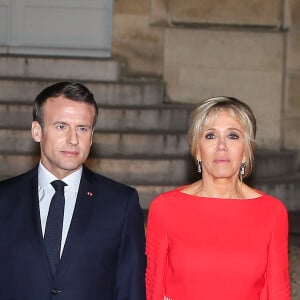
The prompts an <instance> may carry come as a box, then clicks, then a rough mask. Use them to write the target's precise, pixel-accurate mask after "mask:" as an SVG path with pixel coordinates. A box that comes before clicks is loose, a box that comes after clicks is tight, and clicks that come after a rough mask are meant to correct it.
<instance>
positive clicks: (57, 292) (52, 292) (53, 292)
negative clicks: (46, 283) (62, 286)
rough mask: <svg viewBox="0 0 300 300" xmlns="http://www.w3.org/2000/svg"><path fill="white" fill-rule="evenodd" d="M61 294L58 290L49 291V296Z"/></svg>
mask: <svg viewBox="0 0 300 300" xmlns="http://www.w3.org/2000/svg"><path fill="white" fill-rule="evenodd" d="M61 292H62V291H61V290H59V289H52V290H51V294H52V295H55V296H56V295H58V294H60V293H61Z"/></svg>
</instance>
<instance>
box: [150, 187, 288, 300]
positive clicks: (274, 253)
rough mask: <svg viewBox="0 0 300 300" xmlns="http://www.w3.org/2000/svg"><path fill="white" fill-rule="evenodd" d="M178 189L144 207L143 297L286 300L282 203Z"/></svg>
mask: <svg viewBox="0 0 300 300" xmlns="http://www.w3.org/2000/svg"><path fill="white" fill-rule="evenodd" d="M181 189H182V187H181V188H178V189H176V190H173V191H170V192H167V193H164V194H161V195H160V196H158V197H157V198H156V199H154V200H153V201H152V203H151V206H150V210H149V216H148V224H147V245H146V254H147V260H148V264H147V272H146V286H147V300H163V298H164V297H168V298H170V299H172V300H199V299H204V300H220V299H222V300H289V299H290V282H289V269H288V217H287V211H286V209H285V207H284V205H283V204H282V203H281V202H280V201H279V200H278V199H276V198H274V197H271V196H269V195H266V194H262V195H261V196H260V197H258V198H254V199H241V200H237V199H218V198H205V197H198V196H192V195H188V194H184V193H182V192H181Z"/></svg>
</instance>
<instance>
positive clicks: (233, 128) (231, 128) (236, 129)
mask: <svg viewBox="0 0 300 300" xmlns="http://www.w3.org/2000/svg"><path fill="white" fill-rule="evenodd" d="M210 130H217V129H216V128H213V127H212V128H207V129H204V130H203V132H205V131H210ZM226 130H235V131H238V132H240V133H243V132H244V130H240V129H238V128H235V127H230V128H226Z"/></svg>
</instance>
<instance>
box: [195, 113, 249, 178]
mask: <svg viewBox="0 0 300 300" xmlns="http://www.w3.org/2000/svg"><path fill="white" fill-rule="evenodd" d="M245 149H246V142H245V129H244V128H243V125H242V124H241V123H240V122H239V121H238V119H236V118H235V117H233V116H232V115H231V114H230V112H228V111H226V110H224V111H220V112H219V113H218V114H217V116H216V118H214V120H213V121H212V122H211V123H209V124H208V126H207V127H205V128H203V131H202V133H201V134H200V137H199V143H198V152H197V159H198V160H200V161H202V174H203V179H204V178H205V177H207V176H209V177H212V178H213V179H218V178H228V179H233V178H237V177H238V176H239V172H240V168H241V163H242V162H245V161H246V157H245Z"/></svg>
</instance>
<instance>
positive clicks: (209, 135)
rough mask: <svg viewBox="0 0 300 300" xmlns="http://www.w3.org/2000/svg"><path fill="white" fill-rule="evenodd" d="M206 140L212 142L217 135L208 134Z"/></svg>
mask: <svg viewBox="0 0 300 300" xmlns="http://www.w3.org/2000/svg"><path fill="white" fill-rule="evenodd" d="M205 138H206V139H208V140H211V139H213V138H215V135H214V134H213V133H207V134H206V135H205Z"/></svg>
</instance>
